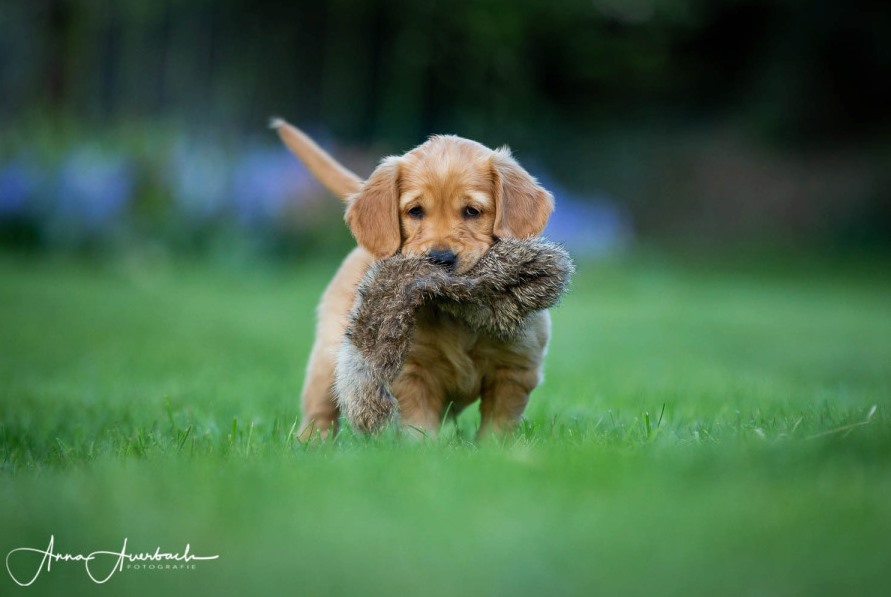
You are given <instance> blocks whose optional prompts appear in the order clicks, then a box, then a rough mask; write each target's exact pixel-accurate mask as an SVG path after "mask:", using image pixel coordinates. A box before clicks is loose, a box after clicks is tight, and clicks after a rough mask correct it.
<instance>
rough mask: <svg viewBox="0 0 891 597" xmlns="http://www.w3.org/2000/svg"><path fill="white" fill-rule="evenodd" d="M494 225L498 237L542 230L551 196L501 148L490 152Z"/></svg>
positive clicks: (519, 236)
mask: <svg viewBox="0 0 891 597" xmlns="http://www.w3.org/2000/svg"><path fill="white" fill-rule="evenodd" d="M491 160H492V173H493V179H494V184H495V227H494V234H495V236H496V237H498V238H528V237H530V236H537V235H539V234H541V231H542V230H544V227H545V225H546V224H547V223H548V218H549V217H551V212H552V211H554V197H553V195H551V194H550V193H549V192H548V191H546V190H545V189H543V188H542V187H541V185H539V184H538V182H537V181H536V180H535V178H534V177H533V176H532V175H531V174H529V173H528V172H526V171H525V170H524V169H523V167H522V166H520V164H518V163H517V161H516V160H515V159H514V158H513V157H511V155H510V149H508V148H507V147H502V148H500V149H498V150H497V151H495V152H494V153H493V155H492V158H491Z"/></svg>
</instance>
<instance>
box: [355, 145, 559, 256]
mask: <svg viewBox="0 0 891 597" xmlns="http://www.w3.org/2000/svg"><path fill="white" fill-rule="evenodd" d="M553 208H554V199H553V197H552V196H551V194H550V193H549V192H547V191H546V190H545V189H543V188H542V187H541V186H539V184H538V183H537V182H536V181H535V179H534V178H533V177H532V176H530V175H529V173H528V172H526V171H525V170H524V169H523V168H522V167H521V166H520V165H519V164H518V163H517V162H516V160H514V159H513V158H512V157H511V155H510V151H509V150H508V149H507V148H501V149H499V150H497V151H492V150H491V149H488V148H486V147H484V146H483V145H480V144H479V143H476V142H474V141H469V140H467V139H462V138H461V137H455V136H435V137H432V138H431V139H430V140H429V141H427V142H426V143H424V144H423V145H420V146H418V147H417V148H415V149H413V150H412V151H410V152H408V153H407V154H405V155H404V156H402V157H390V158H386V159H385V160H384V161H383V162H381V164H380V166H378V168H377V169H376V170H375V171H374V173H372V175H371V176H370V177H369V178H368V180H367V181H366V182H365V184H364V185H363V186H362V189H361V190H360V191H359V192H358V193H357V194H356V195H354V196H353V197H352V198H351V200H350V205H349V207H348V208H347V212H346V221H347V224H348V225H349V227H350V230H352V232H353V235H354V236H355V237H356V240H357V241H358V243H359V244H360V245H361V246H363V247H365V248H366V249H367V250H368V251H370V252H371V253H372V254H374V255H375V256H376V257H379V258H384V257H389V256H391V255H393V254H395V253H396V252H397V251H399V250H400V249H401V250H402V252H403V253H405V254H407V255H426V256H428V257H429V258H430V259H431V260H433V261H435V262H437V263H440V264H442V265H443V266H444V267H448V268H450V269H453V270H454V271H455V272H457V273H463V272H466V271H468V270H469V269H470V268H472V267H473V266H474V265H475V264H476V262H477V261H478V260H479V258H480V257H482V255H483V254H484V253H485V252H486V250H488V248H489V247H490V246H492V244H493V243H495V241H496V240H498V239H499V238H525V237H529V236H535V235H537V234H539V233H541V231H542V230H543V229H544V227H545V224H547V221H548V217H549V216H550V214H551V211H553Z"/></svg>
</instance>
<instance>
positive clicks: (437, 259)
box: [427, 249, 458, 267]
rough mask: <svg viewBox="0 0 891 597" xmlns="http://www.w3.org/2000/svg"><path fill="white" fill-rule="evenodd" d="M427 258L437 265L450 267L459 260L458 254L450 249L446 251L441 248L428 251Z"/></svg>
mask: <svg viewBox="0 0 891 597" xmlns="http://www.w3.org/2000/svg"><path fill="white" fill-rule="evenodd" d="M427 258H428V259H429V260H430V261H432V262H433V263H435V264H436V265H445V266H448V267H452V266H453V265H455V262H456V261H457V260H458V256H457V255H455V254H454V253H452V252H451V251H449V250H448V249H446V250H444V251H442V250H439V249H433V250H432V251H427Z"/></svg>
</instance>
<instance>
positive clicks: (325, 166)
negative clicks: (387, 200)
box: [269, 118, 362, 202]
mask: <svg viewBox="0 0 891 597" xmlns="http://www.w3.org/2000/svg"><path fill="white" fill-rule="evenodd" d="M269 128H272V129H275V130H276V132H277V133H278V136H279V137H281V140H282V141H283V142H284V143H285V145H287V146H288V149H290V150H291V152H292V153H293V154H294V155H296V156H297V157H298V158H300V161H302V162H303V163H304V164H305V165H306V167H307V168H309V171H310V172H312V173H313V175H314V176H315V177H316V179H318V181H319V182H320V183H322V184H323V185H324V186H325V188H326V189H328V190H329V191H331V192H332V193H334V194H335V195H337V196H338V197H340V199H341V200H342V201H344V202H345V201H346V200H347V198H348V197H349V196H350V195H353V194H355V193H358V192H359V189H360V188H361V187H362V179H361V178H359V177H358V176H356V175H355V174H353V173H352V172H350V171H349V170H347V169H346V168H344V167H343V165H342V164H341V163H340V162H338V161H337V160H335V159H334V158H333V157H331V156H330V155H329V154H328V153H327V152H326V151H325V150H324V149H322V148H321V147H319V146H318V145H317V144H316V142H315V141H313V140H312V139H310V138H309V137H308V136H307V135H306V133H304V132H303V131H301V130H300V129H298V128H297V127H295V126H292V125H290V124H288V123H287V122H285V121H284V120H283V119H281V118H273V119H272V120H270V121H269Z"/></svg>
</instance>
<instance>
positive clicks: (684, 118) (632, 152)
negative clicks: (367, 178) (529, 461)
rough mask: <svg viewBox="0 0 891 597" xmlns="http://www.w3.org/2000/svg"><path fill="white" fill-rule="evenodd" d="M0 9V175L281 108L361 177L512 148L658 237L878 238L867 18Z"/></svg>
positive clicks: (253, 122)
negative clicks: (98, 145)
mask: <svg viewBox="0 0 891 597" xmlns="http://www.w3.org/2000/svg"><path fill="white" fill-rule="evenodd" d="M0 11H2V12H0V159H9V158H10V156H14V155H17V154H18V153H21V151H22V147H27V146H29V144H30V143H31V137H32V136H33V134H34V131H35V130H47V129H49V130H53V131H57V130H61V129H68V130H70V131H73V132H74V135H73V136H74V137H77V138H79V139H89V138H93V137H95V136H96V135H97V134H101V133H102V132H103V131H115V132H116V133H115V134H118V132H120V133H122V135H123V136H127V137H129V138H130V139H131V141H132V145H139V144H140V143H142V142H141V141H140V140H139V139H138V138H139V137H141V136H153V135H154V136H157V132H156V130H167V131H171V130H177V131H181V132H183V133H184V134H186V135H192V134H197V133H199V132H200V134H204V135H207V134H212V135H215V138H217V139H219V138H222V137H226V138H229V139H230V140H231V141H232V145H233V146H238V145H241V144H247V143H254V142H256V140H257V139H258V138H260V135H262V130H261V128H262V125H263V123H264V121H265V119H266V118H267V117H268V116H270V115H273V114H280V115H283V116H286V117H290V118H293V119H294V120H295V121H296V122H298V123H299V124H302V125H304V126H306V127H308V128H309V129H310V131H311V132H313V133H315V134H317V135H320V136H321V137H322V139H323V141H326V140H329V139H332V138H334V139H337V140H339V141H340V142H342V143H344V144H345V145H347V146H350V145H353V146H360V147H362V148H363V149H364V150H367V152H368V153H367V157H365V158H363V159H360V160H358V161H359V163H362V164H373V162H374V160H375V159H376V158H377V157H380V156H381V155H383V154H385V153H387V152H391V151H392V152H401V151H404V150H406V149H408V148H410V147H412V146H413V145H415V144H417V143H418V142H419V141H421V140H422V139H423V138H424V137H425V136H426V135H428V134H431V133H435V132H454V133H457V134H461V135H464V136H467V137H470V138H474V139H477V140H479V141H481V142H483V143H486V144H488V145H492V146H494V145H500V144H503V143H509V144H510V145H511V146H512V147H513V148H514V149H515V150H518V153H519V155H520V157H521V159H523V161H524V164H526V165H527V166H532V167H533V168H532V169H533V170H535V169H538V170H540V171H543V172H548V173H551V174H553V176H555V177H557V178H558V179H559V180H560V181H562V182H563V183H564V184H565V185H567V186H568V187H569V188H571V189H573V190H574V191H576V192H580V193H582V194H587V195H592V194H594V193H595V192H601V191H602V192H605V193H606V194H608V195H609V196H611V197H612V198H613V199H614V200H615V201H617V202H618V203H620V204H623V205H626V206H628V207H629V208H630V209H631V210H632V213H633V216H634V219H635V222H636V224H637V226H638V227H639V228H640V230H641V231H642V232H643V234H644V235H645V236H649V237H653V238H659V239H662V240H669V241H672V242H682V243H685V242H690V243H694V244H695V243H699V242H706V243H709V244H711V245H715V244H718V243H721V242H726V241H727V240H728V239H740V240H742V241H755V242H761V241H765V240H766V241H771V242H776V241H778V240H786V241H789V243H791V244H795V243H804V244H806V245H811V246H813V245H819V244H823V245H825V244H831V245H839V244H840V245H844V246H850V245H859V246H868V247H876V246H888V244H889V239H891V233H889V226H891V225H889V224H888V222H891V175H889V174H888V168H887V164H888V163H889V160H891V142H889V139H891V116H889V115H891V111H889V110H888V109H887V106H888V105H891V91H889V89H891V88H889V86H887V85H884V84H882V82H883V81H887V80H889V79H891V41H889V40H891V8H889V5H888V4H886V3H880V2H866V1H854V2H844V3H839V2H835V1H833V0H815V1H812V2H805V1H803V0H785V1H782V2H769V1H765V0H727V1H723V2H708V1H705V0H634V1H622V0H566V1H564V2H560V3H559V4H555V3H552V2H545V1H543V0H520V1H507V0H486V1H482V0H473V1H470V2H462V3H453V2H445V1H441V0H431V1H409V0H372V1H358V0H333V1H331V2H309V1H300V2H280V1H278V0H256V1H251V2H248V1H245V0H213V1H211V0H158V1H156V2H143V1H141V0H117V1H115V0H82V1H77V2H75V1H70V0H33V1H29V2H21V3H12V2H6V3H4V4H3V6H2V8H0ZM172 142H173V141H170V142H169V143H172ZM264 142H265V143H268V144H271V143H273V142H274V140H273V139H272V138H271V137H270V136H268V135H267V136H266V137H265V141H264ZM122 151H125V152H129V153H131V154H133V153H135V152H136V149H135V148H134V147H132V146H131V147H128V148H124V149H123V150H122ZM196 151H203V149H198V150H196ZM40 167H43V168H50V167H51V166H50V165H46V164H43V165H41V166H40ZM362 173H363V174H367V171H366V172H362ZM812 174H816V176H817V180H816V181H812V180H811V177H812ZM136 186H137V187H139V185H136ZM155 186H158V185H155ZM138 192H141V191H138ZM765 195H767V198H765ZM558 203H559V197H558Z"/></svg>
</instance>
